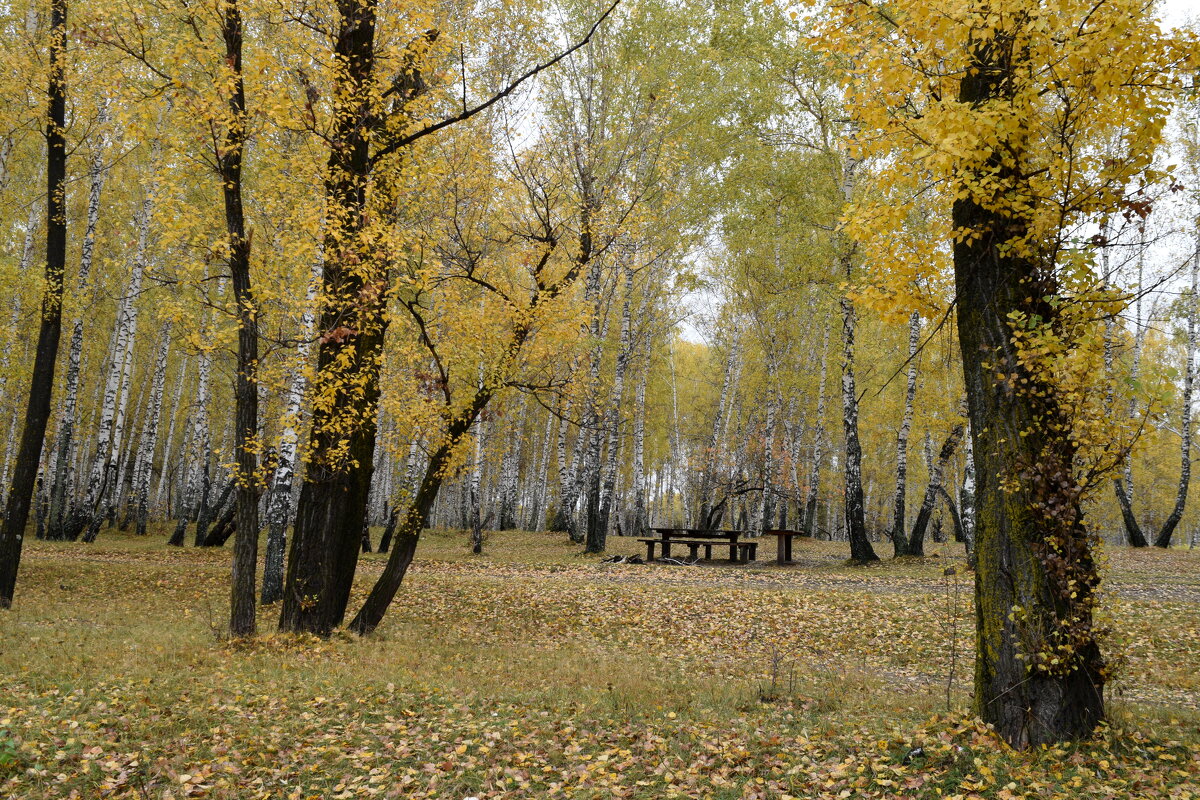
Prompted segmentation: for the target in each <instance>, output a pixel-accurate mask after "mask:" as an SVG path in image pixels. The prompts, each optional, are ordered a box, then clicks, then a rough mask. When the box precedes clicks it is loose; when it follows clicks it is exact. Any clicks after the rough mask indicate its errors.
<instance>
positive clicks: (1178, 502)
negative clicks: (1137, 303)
mask: <svg viewBox="0 0 1200 800" xmlns="http://www.w3.org/2000/svg"><path fill="white" fill-rule="evenodd" d="M1185 299H1186V301H1187V304H1188V314H1187V345H1186V350H1187V353H1186V355H1185V356H1184V368H1183V400H1182V402H1181V406H1182V408H1181V410H1180V420H1179V435H1180V439H1181V443H1180V446H1179V460H1180V464H1179V489H1178V491H1177V492H1176V493H1175V505H1174V506H1173V507H1172V508H1171V513H1170V514H1168V515H1167V518H1166V519H1165V520H1164V521H1163V525H1162V528H1161V529H1160V530H1159V532H1158V536H1157V537H1156V538H1155V539H1154V546H1155V547H1162V548H1164V549H1165V548H1168V547H1170V546H1171V536H1172V534H1174V533H1175V527H1176V526H1177V525H1179V520H1181V519H1183V511H1184V509H1185V508H1186V507H1187V494H1188V483H1189V482H1190V480H1191V477H1192V394H1193V392H1192V388H1193V386H1194V385H1195V382H1196V337H1197V335H1198V334H1200V330H1198V329H1200V326H1198V325H1197V320H1196V311H1197V303H1200V238H1198V239H1197V242H1196V249H1195V251H1194V252H1193V253H1192V291H1191V293H1190V294H1188V295H1185ZM1122 511H1124V509H1123V508H1122Z"/></svg>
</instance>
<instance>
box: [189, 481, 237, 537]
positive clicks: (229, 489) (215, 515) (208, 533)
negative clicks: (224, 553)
mask: <svg viewBox="0 0 1200 800" xmlns="http://www.w3.org/2000/svg"><path fill="white" fill-rule="evenodd" d="M236 485H237V480H236V478H235V479H234V480H231V481H229V483H226V484H225V488H224V489H222V490H221V494H220V495H219V496H218V497H217V502H216V503H215V504H214V505H212V506H211V507H210V508H209V509H208V510H206V511H205V519H206V521H205V524H204V534H203V536H202V535H201V533H200V523H199V522H197V523H196V541H195V545H194V546H195V547H220V546H221V545H223V544H225V539H221V541H220V543H219V544H218V543H217V541H216V534H217V530H218V528H219V527H220V525H221V520H222V519H224V517H225V504H226V503H228V502H229V496H230V495H231V494H233V490H234V487H235V486H236ZM232 507H233V508H236V505H235V506H232ZM209 521H215V523H216V524H214V525H213V527H212V528H211V529H209V527H208V525H209ZM225 538H226V539H227V538H229V537H228V536H226V537H225Z"/></svg>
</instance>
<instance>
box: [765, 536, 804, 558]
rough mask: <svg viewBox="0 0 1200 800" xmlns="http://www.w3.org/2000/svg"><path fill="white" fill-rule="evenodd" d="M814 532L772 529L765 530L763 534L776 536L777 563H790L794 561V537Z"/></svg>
mask: <svg viewBox="0 0 1200 800" xmlns="http://www.w3.org/2000/svg"><path fill="white" fill-rule="evenodd" d="M811 535H812V534H809V533H806V532H804V531H788V530H781V529H777V530H770V531H763V536H774V537H775V563H777V564H790V563H792V539H795V538H796V537H797V536H801V537H809V536H811Z"/></svg>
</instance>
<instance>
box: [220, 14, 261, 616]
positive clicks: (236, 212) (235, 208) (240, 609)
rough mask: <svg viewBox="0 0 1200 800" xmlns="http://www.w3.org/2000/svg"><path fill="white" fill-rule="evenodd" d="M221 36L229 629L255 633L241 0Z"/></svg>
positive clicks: (251, 307)
mask: <svg viewBox="0 0 1200 800" xmlns="http://www.w3.org/2000/svg"><path fill="white" fill-rule="evenodd" d="M222 9H223V14H222V20H221V36H222V38H223V39H224V40H225V62H226V67H227V68H228V69H229V71H230V72H231V74H232V87H231V88H232V91H231V92H230V94H229V99H228V110H229V119H228V121H227V123H226V125H227V127H226V129H225V141H224V144H223V146H222V147H221V149H220V151H219V154H218V160H217V167H218V170H219V172H220V176H221V183H222V188H223V192H222V193H223V195H224V200H225V233H226V236H227V237H228V246H229V275H230V278H231V279H232V282H233V296H234V299H235V300H236V301H237V308H238V370H237V382H236V385H235V387H234V398H235V405H236V410H235V412H234V414H235V421H234V449H235V450H236V464H237V466H236V468H235V470H234V481H235V482H236V483H237V495H236V501H235V510H236V516H237V523H236V526H235V527H236V529H237V539H236V540H235V541H234V544H233V567H232V577H233V580H232V587H231V593H230V608H229V633H230V635H232V636H253V635H254V634H255V628H256V625H255V602H254V601H255V596H254V577H255V575H254V573H255V570H256V568H257V566H258V498H259V495H260V492H259V487H258V483H259V480H260V479H259V476H258V453H257V451H256V441H257V436H258V319H257V315H258V312H257V304H256V303H255V301H254V292H253V289H252V287H251V285H250V239H249V237H248V236H247V235H246V218H245V211H244V209H243V207H242V153H243V150H244V149H245V144H246V92H245V87H244V84H243V80H242V14H241V10H240V9H239V7H238V3H237V0H225V2H224V4H223V6H222Z"/></svg>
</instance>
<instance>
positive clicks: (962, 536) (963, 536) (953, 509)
mask: <svg viewBox="0 0 1200 800" xmlns="http://www.w3.org/2000/svg"><path fill="white" fill-rule="evenodd" d="M938 496H939V497H941V498H942V502H944V503H945V504H946V510H947V511H949V512H950V522H951V523H952V524H953V525H954V541H956V542H966V541H967V533H966V530H965V529H964V528H963V522H962V517H961V516H959V513H958V506H957V505H955V503H954V498H953V497H951V496H950V493H949V492H948V491H946V487H945V486H938Z"/></svg>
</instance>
